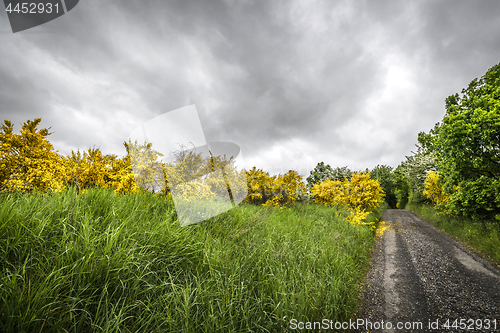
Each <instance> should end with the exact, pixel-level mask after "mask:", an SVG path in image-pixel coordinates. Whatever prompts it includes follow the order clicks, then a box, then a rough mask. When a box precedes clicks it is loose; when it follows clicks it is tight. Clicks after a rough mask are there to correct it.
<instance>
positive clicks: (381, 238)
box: [357, 209, 500, 332]
mask: <svg viewBox="0 0 500 333" xmlns="http://www.w3.org/2000/svg"><path fill="white" fill-rule="evenodd" d="M357 320H358V321H359V320H361V321H364V323H363V324H361V322H359V323H360V324H361V325H360V326H357V328H358V329H359V331H360V332H500V270H499V269H498V268H496V267H495V266H494V265H493V264H491V263H490V262H488V261H487V260H484V259H483V258H481V257H479V256H478V255H476V254H475V253H473V252H471V251H470V250H468V249H467V248H465V247H464V246H463V245H461V244H460V243H459V242H457V241H455V240H454V239H452V238H451V237H449V236H447V235H446V234H444V233H443V232H441V231H439V230H438V229H436V228H435V227H433V226H432V225H430V224H429V223H428V222H426V221H424V220H423V219H421V218H420V217H418V216H416V215H414V214H412V213H411V212H409V211H407V210H396V209H394V210H386V211H385V212H384V216H383V219H382V222H381V223H380V226H379V229H378V230H377V243H376V246H375V252H374V257H373V262H372V269H371V271H370V273H369V275H368V277H367V279H366V285H365V303H364V306H363V309H362V311H361V313H360V315H359V317H358V318H357ZM448 320H449V321H448ZM455 320H457V321H455ZM382 321H383V324H382ZM370 323H371V329H370ZM398 323H399V328H398V327H397V325H398ZM419 323H421V325H419ZM447 324H448V325H447Z"/></svg>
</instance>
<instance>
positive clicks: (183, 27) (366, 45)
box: [0, 0, 500, 171]
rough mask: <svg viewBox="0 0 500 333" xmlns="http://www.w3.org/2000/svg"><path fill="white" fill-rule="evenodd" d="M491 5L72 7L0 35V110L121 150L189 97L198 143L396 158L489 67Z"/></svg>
mask: <svg viewBox="0 0 500 333" xmlns="http://www.w3.org/2000/svg"><path fill="white" fill-rule="evenodd" d="M499 10H500V3H498V2H496V1H482V2H480V3H477V2H470V1H440V2H436V1H425V2H424V1H419V2H401V1H361V2H355V3H354V2H350V1H344V2H335V3H333V2H331V1H315V2H301V1H294V2H290V1H273V2H271V1H269V2H267V1H180V0H179V1H168V2H165V1H119V2H118V1H113V2H111V1H105V2H103V1H85V2H80V3H79V5H78V6H77V7H75V9H73V10H72V11H71V12H70V13H68V14H66V15H64V16H62V17H61V18H59V19H56V20H54V21H51V22H49V23H47V24H44V25H42V26H39V27H37V28H34V29H31V30H32V32H37V33H29V31H26V32H21V33H18V34H6V33H2V34H0V39H1V46H0V55H1V60H0V110H1V111H0V112H1V115H2V117H3V119H10V120H13V121H15V123H16V124H19V123H21V122H24V121H25V120H27V119H32V118H35V117H42V126H44V127H48V126H51V127H52V131H53V132H54V134H53V136H52V137H51V142H53V143H54V145H55V146H56V148H58V149H60V150H61V151H62V152H63V153H69V152H70V151H71V149H76V148H80V149H86V148H88V147H90V146H91V145H97V146H100V147H101V148H103V150H104V151H105V152H108V153H116V154H123V153H124V149H123V147H122V146H121V142H122V141H123V140H125V139H126V137H127V135H128V134H129V133H130V131H131V130H132V129H134V128H135V126H137V125H139V124H140V123H142V122H144V121H147V120H149V119H151V118H152V117H154V116H156V115H159V114H162V113H164V112H168V111H170V110H174V109H177V108H180V107H183V106H186V105H189V104H193V103H195V104H196V106H197V108H198V111H199V113H200V118H201V122H202V124H203V126H204V131H205V134H206V136H207V139H208V140H209V141H224V140H225V141H229V142H235V143H237V144H238V145H240V146H241V147H242V151H243V154H244V156H245V158H247V160H248V161H249V163H252V164H256V165H257V166H260V167H263V168H271V169H274V170H275V171H283V170H284V169H289V168H296V169H300V168H302V169H303V170H305V169H307V168H309V169H310V168H312V167H314V165H315V164H316V163H317V162H319V161H322V160H323V161H325V162H326V163H330V164H332V165H334V166H340V165H345V164H349V165H350V167H352V168H354V169H364V168H365V167H373V166H374V165H376V164H379V163H380V164H390V165H392V166H394V167H395V166H397V164H399V162H400V161H401V160H403V159H404V156H405V155H408V154H410V150H412V149H413V147H414V146H413V145H414V144H415V143H416V136H417V133H418V132H419V131H428V130H429V129H430V128H431V127H432V126H433V125H434V123H435V122H437V121H439V120H440V119H441V118H442V116H443V115H444V99H445V98H446V97H447V96H448V95H450V94H452V93H455V92H459V91H460V90H461V89H462V88H463V87H465V86H466V85H467V84H468V82H470V80H472V79H473V78H475V77H479V76H481V75H482V74H484V72H485V71H486V70H487V69H488V68H490V67H491V66H493V65H494V64H496V63H498V62H499V61H500V59H498V54H500V41H499V34H498V33H496V32H497V31H500V29H499V28H500V20H499V19H498V18H497V17H498V15H497V14H498V12H499ZM0 28H1V29H6V15H3V16H1V15H0ZM17 129H19V127H17ZM166 135H167V134H166ZM270 171H273V170H270ZM284 171H286V170H284Z"/></svg>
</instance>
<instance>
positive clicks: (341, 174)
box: [306, 162, 352, 189]
mask: <svg viewBox="0 0 500 333" xmlns="http://www.w3.org/2000/svg"><path fill="white" fill-rule="evenodd" d="M351 176H352V172H351V170H349V168H348V167H347V166H345V167H337V168H335V169H332V167H331V166H330V165H329V164H327V165H325V163H324V162H319V163H318V164H317V165H316V167H315V168H314V169H313V170H311V172H310V174H309V177H307V179H306V180H307V186H308V188H309V189H311V187H312V186H313V185H314V184H317V183H320V182H322V181H324V180H326V179H330V180H339V181H343V180H344V179H351Z"/></svg>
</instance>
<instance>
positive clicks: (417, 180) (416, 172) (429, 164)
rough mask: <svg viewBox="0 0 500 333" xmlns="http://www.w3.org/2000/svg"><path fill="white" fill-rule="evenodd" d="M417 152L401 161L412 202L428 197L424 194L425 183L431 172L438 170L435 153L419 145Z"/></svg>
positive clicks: (424, 199) (409, 198)
mask: <svg viewBox="0 0 500 333" xmlns="http://www.w3.org/2000/svg"><path fill="white" fill-rule="evenodd" d="M417 148H418V149H417V152H416V153H413V155H411V156H406V161H404V162H402V163H401V171H403V172H404V174H405V178H406V181H407V184H408V193H409V197H408V200H409V201H410V202H424V201H426V200H427V198H426V197H425V196H424V195H423V190H424V183H425V180H426V179H427V174H428V173H429V172H438V165H437V163H436V158H435V155H434V154H433V153H432V152H431V151H427V150H425V149H423V148H422V147H420V146H417Z"/></svg>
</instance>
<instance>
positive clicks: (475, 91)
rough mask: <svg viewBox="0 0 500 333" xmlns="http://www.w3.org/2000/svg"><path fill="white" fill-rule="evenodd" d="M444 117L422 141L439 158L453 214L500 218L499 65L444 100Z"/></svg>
mask: <svg viewBox="0 0 500 333" xmlns="http://www.w3.org/2000/svg"><path fill="white" fill-rule="evenodd" d="M445 104H446V114H445V116H444V118H443V120H442V122H441V123H438V124H436V126H435V127H434V129H433V130H431V131H430V133H428V134H425V133H420V134H419V141H420V142H421V144H422V145H425V146H427V147H429V149H430V150H431V151H432V152H434V153H435V155H436V157H437V163H438V165H439V170H440V173H441V174H443V175H444V179H445V183H444V191H445V192H446V193H449V194H450V200H449V203H448V204H447V207H448V208H449V209H450V211H451V212H453V213H455V214H459V215H464V216H468V217H473V218H485V219H490V218H493V217H494V216H499V215H500V182H499V179H500V64H497V65H496V66H493V67H492V68H490V69H489V70H488V71H487V72H486V74H485V75H483V76H482V77H481V78H480V79H474V80H472V81H471V82H470V84H469V86H468V87H467V88H465V89H463V90H462V93H461V96H459V94H454V95H451V96H449V97H448V98H447V99H446V103H445Z"/></svg>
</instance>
